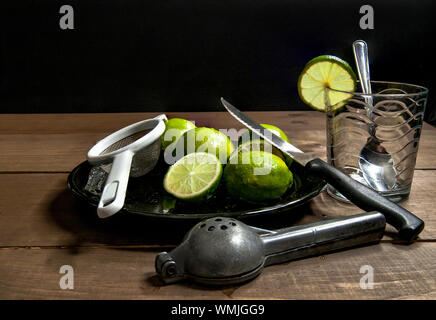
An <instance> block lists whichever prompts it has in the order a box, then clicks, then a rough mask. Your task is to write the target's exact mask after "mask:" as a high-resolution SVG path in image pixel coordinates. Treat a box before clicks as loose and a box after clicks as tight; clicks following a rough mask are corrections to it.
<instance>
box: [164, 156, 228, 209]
mask: <svg viewBox="0 0 436 320" xmlns="http://www.w3.org/2000/svg"><path fill="white" fill-rule="evenodd" d="M222 173H223V168H222V165H221V163H220V161H219V159H218V158H217V157H216V156H215V155H214V154H211V153H206V152H193V153H190V154H188V155H186V156H184V157H183V158H181V159H180V160H179V161H177V162H176V163H174V164H173V165H172V166H171V167H170V168H169V169H168V171H167V173H166V175H165V177H164V181H163V186H164V188H165V190H166V191H167V192H168V193H170V194H172V195H173V196H174V197H176V198H177V199H181V200H187V201H201V200H206V199H207V198H208V196H209V195H211V194H212V193H213V192H214V191H215V190H216V188H217V187H218V185H219V182H220V180H221V176H222Z"/></svg>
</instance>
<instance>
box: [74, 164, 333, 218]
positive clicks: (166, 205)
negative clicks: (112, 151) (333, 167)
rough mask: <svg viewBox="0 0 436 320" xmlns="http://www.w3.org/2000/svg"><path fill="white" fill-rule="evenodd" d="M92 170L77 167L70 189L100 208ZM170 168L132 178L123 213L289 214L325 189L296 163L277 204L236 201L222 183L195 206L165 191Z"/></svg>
mask: <svg viewBox="0 0 436 320" xmlns="http://www.w3.org/2000/svg"><path fill="white" fill-rule="evenodd" d="M161 158H162V157H161ZM91 169H92V167H91V165H90V164H89V163H88V162H87V161H85V162H82V163H81V164H80V165H78V166H77V167H76V168H74V170H73V171H72V172H71V173H70V175H69V176H68V187H69V188H70V190H71V191H72V192H73V194H74V195H76V196H78V197H79V198H81V199H83V200H85V201H86V202H87V203H88V204H90V205H91V206H93V207H97V205H98V202H99V193H101V190H97V191H96V192H92V193H91V192H89V191H88V190H87V189H86V188H85V186H86V184H87V182H88V177H89V173H90V171H91ZM167 169H168V166H167V165H166V164H165V163H164V162H163V161H159V162H158V164H157V165H156V167H155V168H154V169H153V170H152V171H151V172H149V173H148V174H146V175H145V176H143V177H140V178H130V180H129V185H128V190H127V195H126V200H125V204H124V208H123V210H124V211H126V212H128V213H131V214H134V215H138V216H146V217H152V218H158V219H166V220H168V219H170V220H202V219H206V218H210V217H213V216H217V215H220V216H228V217H235V218H248V217H251V216H257V215H260V214H262V215H264V214H271V213H279V212H284V211H289V210H290V209H292V208H295V207H297V206H299V205H302V204H303V203H305V202H307V201H308V200H310V199H312V198H313V197H315V196H316V195H318V194H319V193H320V192H321V190H322V189H323V188H324V186H325V183H324V182H323V181H322V180H319V179H317V178H315V177H312V176H307V175H305V174H304V173H303V170H302V169H303V168H302V167H301V166H299V165H298V164H294V165H293V166H292V167H291V170H292V172H293V174H294V184H293V186H292V187H291V188H290V189H289V190H288V191H287V192H286V193H285V194H284V195H283V196H282V198H281V199H279V200H275V201H274V202H269V203H246V202H244V201H241V200H237V199H233V198H231V197H230V195H228V194H227V192H226V190H225V188H224V187H222V185H223V184H221V186H220V187H219V188H218V190H217V191H216V194H215V196H213V197H212V198H211V199H209V200H208V201H207V202H203V203H200V204H198V203H197V204H193V203H187V202H183V201H180V200H176V199H175V198H173V197H172V196H170V195H169V194H168V193H167V192H166V191H165V190H164V189H163V187H162V181H163V177H164V174H165V172H166V170H167ZM101 185H103V181H102V182H101Z"/></svg>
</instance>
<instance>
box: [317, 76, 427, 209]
mask: <svg viewBox="0 0 436 320" xmlns="http://www.w3.org/2000/svg"><path fill="white" fill-rule="evenodd" d="M358 87H360V85H359V84H358ZM371 87H372V94H363V93H361V92H343V91H338V90H333V89H330V88H327V89H326V95H325V97H326V105H327V108H326V112H327V158H328V162H329V163H330V164H331V165H333V166H334V167H335V168H337V169H339V170H341V171H342V172H344V173H346V174H348V175H350V176H351V177H353V178H354V179H355V180H357V181H359V182H361V183H363V184H365V185H367V186H369V187H371V188H372V189H374V190H376V191H377V192H379V193H380V194H381V195H383V196H385V197H387V198H389V199H390V200H392V201H400V200H402V199H405V198H407V197H408V196H409V193H410V188H411V185H412V179H413V173H414V169H415V164H416V156H417V153H418V145H419V138H420V135H421V130H422V124H423V118H424V111H425V106H426V102H427V94H428V90H427V89H426V88H424V87H421V86H416V85H411V84H405V83H395V82H381V81H371ZM331 94H333V95H335V97H338V96H342V99H340V100H342V101H341V102H339V103H336V104H332V103H330V100H329V97H330V96H333V95H331ZM327 190H328V193H329V194H330V195H332V196H333V197H335V198H339V199H340V200H345V201H347V199H345V198H344V196H343V195H342V194H340V193H339V192H338V191H337V190H335V189H334V188H333V187H331V186H328V189H327Z"/></svg>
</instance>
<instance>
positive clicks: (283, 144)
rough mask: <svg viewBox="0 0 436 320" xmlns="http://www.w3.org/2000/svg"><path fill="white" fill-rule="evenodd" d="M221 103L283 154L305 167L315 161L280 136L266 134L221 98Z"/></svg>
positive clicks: (263, 129) (262, 128)
mask: <svg viewBox="0 0 436 320" xmlns="http://www.w3.org/2000/svg"><path fill="white" fill-rule="evenodd" d="M221 102H222V104H223V105H224V107H225V108H226V109H227V111H228V112H229V113H230V114H231V115H232V116H233V117H234V118H235V119H237V120H238V121H239V122H241V123H242V124H243V125H244V126H246V127H247V128H249V129H250V130H251V131H253V132H254V133H256V134H257V135H259V136H261V137H262V138H263V139H265V140H266V141H268V142H269V143H271V144H272V145H273V146H275V147H277V148H278V149H280V150H281V151H282V152H285V153H286V154H288V155H289V156H290V157H291V158H292V159H294V160H295V161H297V162H298V163H299V164H301V165H302V166H303V167H304V166H305V165H306V164H307V163H308V162H309V161H311V160H313V158H312V157H310V156H309V155H308V154H306V153H304V152H303V151H301V150H300V149H298V148H297V147H295V146H293V145H292V144H290V143H289V142H287V141H285V140H283V139H282V138H280V137H279V136H277V135H275V134H274V133H272V132H269V133H268V134H267V133H265V128H264V127H262V126H261V125H260V124H258V123H257V122H255V121H253V120H251V119H250V118H249V117H247V116H246V115H245V114H243V113H242V112H241V111H239V110H238V109H237V108H235V107H234V106H233V105H232V104H230V103H229V102H228V101H226V100H225V99H224V98H221Z"/></svg>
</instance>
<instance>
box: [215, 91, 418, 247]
mask: <svg viewBox="0 0 436 320" xmlns="http://www.w3.org/2000/svg"><path fill="white" fill-rule="evenodd" d="M221 103H222V104H223V106H224V107H225V108H226V109H227V111H228V112H229V113H230V114H231V115H232V116H233V117H234V118H235V119H236V120H238V121H239V122H240V123H242V124H243V125H244V126H245V127H247V128H249V129H250V130H252V131H253V132H254V133H256V134H257V135H259V136H260V137H262V138H263V139H265V140H266V141H268V142H269V143H271V144H272V145H273V146H275V147H277V148H278V149H279V150H281V151H282V152H284V153H286V154H287V155H289V156H290V157H291V158H293V159H294V160H296V161H297V162H298V163H299V164H301V165H302V166H303V167H304V169H305V171H306V172H307V173H308V174H311V175H313V176H318V177H320V178H321V179H323V180H325V181H326V182H327V183H329V184H330V185H332V186H333V187H334V188H336V190H338V191H339V192H340V193H342V194H343V195H344V196H345V197H346V198H347V199H348V200H350V201H351V202H352V203H354V204H355V205H356V206H358V207H359V208H361V209H363V210H365V211H379V212H380V213H382V214H383V215H384V216H385V218H386V221H387V222H388V223H389V224H390V225H392V226H393V227H395V228H396V229H397V230H398V231H399V233H398V235H399V237H400V238H402V239H404V240H407V241H411V240H413V239H415V238H416V237H417V236H418V234H419V233H420V232H421V231H422V230H423V229H424V221H422V220H421V219H419V218H418V217H417V216H415V215H414V214H412V213H411V212H409V211H407V210H406V209H404V208H403V207H401V206H399V205H397V204H395V203H393V202H392V201H390V200H388V199H387V198H385V197H383V196H382V195H380V194H379V193H377V192H376V191H374V190H373V189H370V188H368V187H367V186H365V185H363V184H361V183H360V182H358V181H356V180H354V179H353V178H351V177H350V176H348V175H346V174H345V173H343V172H342V171H340V170H338V169H336V168H334V167H333V166H331V165H329V164H327V163H326V162H325V161H323V160H321V159H319V158H315V159H313V158H312V157H310V156H309V155H307V154H305V153H304V152H303V151H301V150H300V149H298V148H296V147H294V146H293V145H292V144H290V143H289V142H286V141H284V140H283V139H282V138H280V137H279V136H277V135H275V134H270V132H269V133H268V134H265V128H264V127H262V126H261V125H260V124H258V123H257V122H255V121H254V120H252V119H250V118H249V117H248V116H247V115H246V114H244V113H242V112H241V111H239V110H238V109H237V108H236V107H234V106H233V105H231V104H230V103H229V102H228V101H226V100H225V99H224V98H221Z"/></svg>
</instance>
